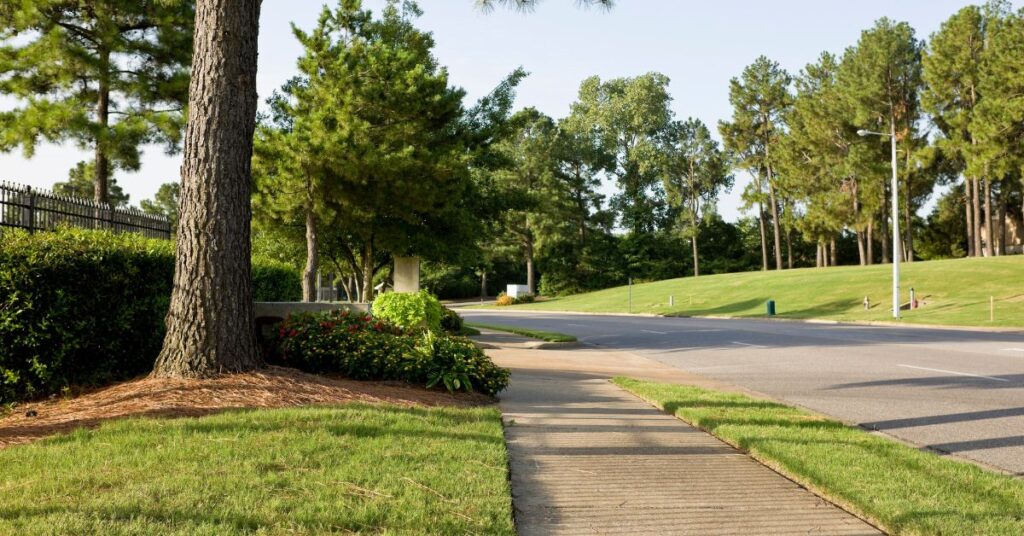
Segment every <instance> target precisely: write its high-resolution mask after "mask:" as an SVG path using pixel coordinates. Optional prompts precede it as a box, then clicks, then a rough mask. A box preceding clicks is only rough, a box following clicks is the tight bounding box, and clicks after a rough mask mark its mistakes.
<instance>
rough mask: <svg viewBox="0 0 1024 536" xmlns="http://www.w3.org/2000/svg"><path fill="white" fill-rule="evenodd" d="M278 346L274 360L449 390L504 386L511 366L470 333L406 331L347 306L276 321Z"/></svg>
mask: <svg viewBox="0 0 1024 536" xmlns="http://www.w3.org/2000/svg"><path fill="white" fill-rule="evenodd" d="M276 347H277V351H276V355H275V357H272V358H271V361H275V362H277V363H279V364H281V365H284V366H289V367H296V368H299V369H302V370H305V371H307V372H314V373H325V372H328V373H329V372H334V373H340V374H343V375H345V376H346V377H349V378H352V379H355V380H398V381H404V382H408V383H413V384H418V385H425V386H428V387H433V386H435V385H443V386H445V387H446V388H447V389H448V390H450V391H459V390H464V391H480V392H483V393H486V394H489V395H495V394H497V393H498V392H500V391H502V390H503V389H505V387H507V386H508V381H509V371H508V370H507V369H503V368H501V367H498V366H497V365H495V364H494V363H493V362H492V361H491V360H490V358H488V357H487V355H486V354H484V352H483V351H482V350H480V349H479V348H477V347H476V345H474V344H473V342H472V341H470V340H469V339H466V338H462V337H450V336H445V335H438V334H436V333H435V332H433V331H430V330H422V331H419V330H417V331H413V332H406V331H404V330H402V329H400V328H398V327H396V326H394V325H392V324H389V323H387V322H384V321H382V320H380V319H376V318H372V317H370V316H369V315H364V314H354V313H350V312H349V311H329V312H324V313H302V314H297V315H292V316H290V317H288V318H287V319H286V320H285V321H284V322H281V323H280V324H279V325H278V329H277V340H276Z"/></svg>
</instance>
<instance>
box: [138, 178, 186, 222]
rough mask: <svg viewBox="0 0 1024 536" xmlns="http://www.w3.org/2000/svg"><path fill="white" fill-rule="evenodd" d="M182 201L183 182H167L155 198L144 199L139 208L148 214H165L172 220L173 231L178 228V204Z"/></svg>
mask: <svg viewBox="0 0 1024 536" xmlns="http://www.w3.org/2000/svg"><path fill="white" fill-rule="evenodd" d="M180 202H181V184H180V183H177V182H165V183H163V184H161V185H160V188H159V189H158V190H157V191H156V194H154V195H153V199H152V200H149V199H143V200H142V202H141V203H139V208H141V209H142V211H143V212H145V213H146V214H153V215H154V216H163V217H165V218H167V221H169V222H171V231H172V232H173V231H175V230H176V229H177V228H178V204H179V203H180Z"/></svg>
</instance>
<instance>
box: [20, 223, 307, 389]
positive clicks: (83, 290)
mask: <svg viewBox="0 0 1024 536" xmlns="http://www.w3.org/2000/svg"><path fill="white" fill-rule="evenodd" d="M0 236H2V239H0V404H4V403H9V402H15V401H20V400H25V399H29V398H36V397H41V396H46V395H50V394H54V393H58V392H60V391H62V390H63V389H64V388H66V387H69V386H73V385H78V386H91V385H102V384H105V383H109V382H111V381H116V380H120V379H126V378H130V377H132V376H136V375H139V374H143V373H145V372H148V371H149V370H151V369H152V366H153V362H154V360H155V359H156V356H157V354H158V353H159V351H160V347H161V344H162V343H163V337H164V317H165V316H166V314H167V307H168V305H169V303H170V294H171V285H172V280H173V276H174V243H173V242H171V241H169V240H158V239H151V238H145V237H142V236H140V235H137V234H132V233H123V234H115V233H110V232H106V231H92V230H83V229H60V230H57V231H48V232H38V233H28V232H25V231H20V230H4V231H2V232H0ZM253 287H254V291H255V298H256V300H259V301H278V300H281V299H286V300H287V299H298V298H299V296H300V295H301V291H300V288H301V284H300V282H299V275H298V273H297V272H296V271H295V270H294V269H291V268H290V267H288V266H287V265H284V264H282V263H277V262H275V261H266V260H262V259H256V260H254V261H253Z"/></svg>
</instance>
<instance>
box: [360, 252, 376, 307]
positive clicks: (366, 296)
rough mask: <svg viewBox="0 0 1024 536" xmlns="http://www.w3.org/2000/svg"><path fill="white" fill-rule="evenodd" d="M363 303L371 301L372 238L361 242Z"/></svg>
mask: <svg viewBox="0 0 1024 536" xmlns="http://www.w3.org/2000/svg"><path fill="white" fill-rule="evenodd" d="M362 261H363V268H362V270H363V292H362V295H361V296H360V298H361V299H362V300H363V303H369V302H371V301H373V238H372V237H371V238H370V239H369V240H367V241H366V242H365V243H364V244H363V258H362Z"/></svg>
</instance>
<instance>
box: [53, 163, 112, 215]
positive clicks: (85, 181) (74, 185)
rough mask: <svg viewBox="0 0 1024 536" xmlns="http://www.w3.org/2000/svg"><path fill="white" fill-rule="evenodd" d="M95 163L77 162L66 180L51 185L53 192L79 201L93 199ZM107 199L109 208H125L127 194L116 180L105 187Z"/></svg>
mask: <svg viewBox="0 0 1024 536" xmlns="http://www.w3.org/2000/svg"><path fill="white" fill-rule="evenodd" d="M95 175H96V163H95V162H79V163H78V164H76V165H75V167H73V168H71V171H69V172H68V180H67V181H65V182H56V183H54V184H53V192H54V193H56V194H60V195H68V196H71V197H77V198H79V199H95V197H96V196H95V191H96V180H95ZM107 198H108V200H109V202H110V205H111V206H114V207H127V206H128V194H126V193H124V190H122V189H121V187H120V186H119V185H118V184H117V179H113V178H112V179H110V182H109V184H108V185H107Z"/></svg>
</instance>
